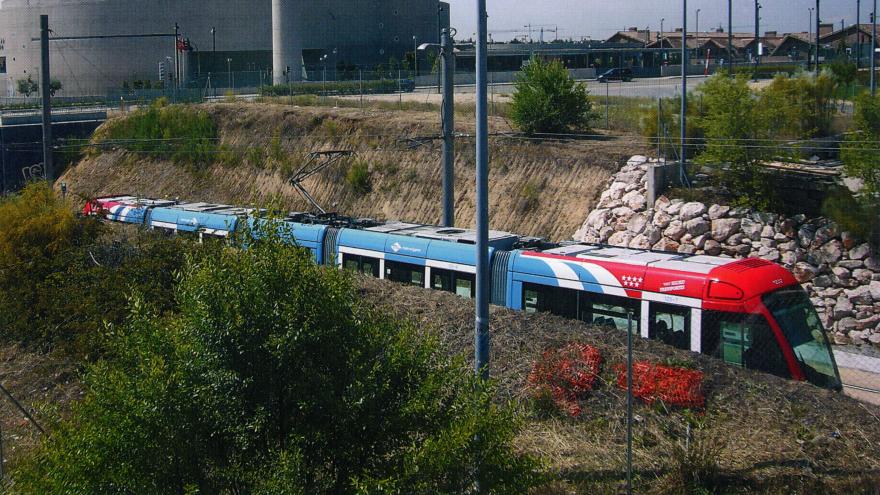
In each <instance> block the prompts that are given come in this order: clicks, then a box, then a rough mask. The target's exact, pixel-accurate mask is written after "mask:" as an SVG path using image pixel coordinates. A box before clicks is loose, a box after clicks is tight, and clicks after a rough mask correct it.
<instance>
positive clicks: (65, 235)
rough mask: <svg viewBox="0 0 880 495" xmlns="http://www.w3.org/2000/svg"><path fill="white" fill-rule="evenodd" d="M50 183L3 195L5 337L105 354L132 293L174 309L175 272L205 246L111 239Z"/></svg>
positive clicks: (0, 325)
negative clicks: (107, 330) (108, 332)
mask: <svg viewBox="0 0 880 495" xmlns="http://www.w3.org/2000/svg"><path fill="white" fill-rule="evenodd" d="M73 211H74V209H73V205H71V204H70V203H69V202H67V201H62V200H61V199H59V198H58V197H57V196H55V194H54V193H53V192H52V190H51V189H49V187H48V185H46V183H44V182H41V183H35V184H31V185H28V186H27V187H26V188H25V189H24V190H23V191H22V192H21V193H20V194H18V195H12V196H9V197H7V198H5V199H3V200H2V201H0V329H2V334H0V339H2V341H3V342H16V343H23V344H25V345H27V346H33V347H37V348H40V349H61V350H63V351H65V352H68V353H72V354H75V355H77V356H80V357H85V356H89V357H97V356H100V355H101V353H102V338H101V333H102V331H103V329H104V326H105V324H107V323H117V324H118V323H122V322H123V321H124V320H125V317H126V316H127V315H128V302H129V298H130V297H131V295H132V294H140V295H141V296H142V297H143V298H145V299H146V300H148V301H150V304H151V305H152V306H153V307H154V308H156V309H157V310H158V311H169V310H172V309H173V308H174V286H175V285H176V274H177V272H178V271H179V270H180V268H181V267H182V266H183V263H184V260H185V258H186V257H187V256H195V255H197V254H198V253H200V252H202V251H205V250H206V248H204V247H202V246H199V245H197V244H193V243H191V242H187V241H184V240H182V239H166V238H164V237H163V236H161V235H158V234H152V233H149V234H147V233H144V234H139V235H137V236H136V237H135V238H134V239H133V240H132V242H131V243H130V244H129V243H119V242H112V241H108V240H105V239H104V237H105V236H104V235H103V234H104V229H102V228H101V226H100V224H98V223H97V222H96V221H95V220H94V218H81V217H77V216H75V215H74V214H73Z"/></svg>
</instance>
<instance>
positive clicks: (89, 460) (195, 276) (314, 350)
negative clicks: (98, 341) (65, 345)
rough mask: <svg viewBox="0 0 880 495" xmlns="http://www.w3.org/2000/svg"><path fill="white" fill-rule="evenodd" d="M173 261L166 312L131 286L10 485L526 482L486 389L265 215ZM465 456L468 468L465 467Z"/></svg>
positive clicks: (48, 489) (226, 487)
mask: <svg viewBox="0 0 880 495" xmlns="http://www.w3.org/2000/svg"><path fill="white" fill-rule="evenodd" d="M259 239H260V241H259V242H253V239H250V240H246V242H247V243H248V249H243V250H239V249H224V250H217V251H216V252H214V253H213V254H212V255H211V256H208V257H206V258H204V259H202V260H200V261H195V262H193V263H191V264H190V265H189V267H188V268H187V269H186V270H185V272H184V275H183V281H182V283H181V287H180V289H179V292H178V303H179V308H180V313H179V314H178V315H173V316H168V317H165V318H163V317H160V316H157V315H156V314H155V313H153V312H151V311H150V310H149V309H148V308H147V307H145V305H144V304H142V303H140V302H138V301H137V300H135V304H134V305H133V311H132V313H131V315H130V317H129V320H128V322H127V323H126V324H125V325H123V326H116V327H113V328H112V329H111V332H109V335H108V337H109V346H110V352H109V354H108V359H106V360H103V361H101V362H98V363H96V364H94V365H92V366H90V367H89V369H88V371H87V373H86V375H85V383H86V385H87V387H88V393H87V395H86V397H85V398H84V399H83V400H82V401H81V402H80V403H78V404H76V405H75V406H74V408H73V411H72V413H71V417H70V419H69V420H66V421H63V422H60V423H59V424H58V425H57V426H56V427H55V429H54V433H53V435H52V436H51V437H49V438H47V439H46V440H45V441H44V443H43V444H42V445H41V446H40V447H39V449H38V450H37V451H36V452H35V453H34V454H33V455H32V456H31V457H30V459H29V460H28V461H26V462H25V463H23V465H22V466H21V467H20V468H19V469H18V470H17V471H16V473H15V474H14V476H15V489H16V491H19V492H23V493H57V492H70V493H73V492H76V493H107V492H114V493H119V492H125V493H178V492H190V493H194V492H198V493H250V492H252V491H257V492H262V493H272V492H274V491H275V489H277V488H278V487H287V489H290V490H291V491H292V492H294V493H296V492H297V491H299V492H305V493H328V492H330V493H355V492H360V493H377V492H382V493H391V492H394V493H435V492H443V493H462V492H467V491H470V490H471V489H472V487H473V485H474V484H475V483H476V482H477V481H479V482H480V484H481V486H482V487H483V488H484V489H485V490H486V491H487V492H492V493H522V492H523V491H527V490H528V488H529V487H531V486H533V485H534V484H536V483H537V482H538V480H539V479H540V476H539V474H538V471H537V464H536V462H535V461H534V460H533V459H531V458H530V457H528V456H525V455H521V454H518V453H517V452H516V451H515V449H514V447H513V439H514V437H515V435H516V434H517V432H518V430H519V427H520V424H519V422H518V421H517V420H516V419H515V416H514V414H513V410H512V409H511V408H510V407H508V406H506V405H499V404H495V403H493V397H494V393H493V387H492V386H491V385H490V384H483V383H478V382H475V381H474V380H475V379H474V378H473V374H472V372H470V371H469V370H468V369H467V367H466V366H464V364H463V363H460V362H450V361H449V360H447V359H446V358H443V357H442V354H441V350H440V348H439V344H437V342H435V341H434V340H433V339H430V338H427V337H424V336H422V335H423V334H422V333H421V332H420V331H419V330H418V329H417V328H415V327H414V326H412V325H410V324H406V323H402V322H398V321H394V320H392V319H390V317H388V316H386V315H384V314H380V313H379V312H377V311H375V310H371V309H368V308H367V307H364V306H362V305H361V304H360V303H359V302H358V296H357V294H356V292H355V290H354V289H353V287H352V284H351V281H350V279H349V278H348V277H349V276H348V275H347V274H346V273H345V272H341V271H338V270H325V269H323V268H322V267H320V266H317V265H316V264H315V263H314V262H313V261H312V259H311V257H310V255H309V254H308V253H307V252H304V250H301V249H299V248H297V247H295V246H290V245H287V244H284V243H283V242H281V241H280V240H279V234H278V233H277V232H276V231H275V230H274V228H269V229H267V230H266V231H265V232H260V235H259ZM478 462H479V463H480V464H479V465H480V469H479V470H478V471H477V470H476V469H474V467H475V466H476V465H477V463H478Z"/></svg>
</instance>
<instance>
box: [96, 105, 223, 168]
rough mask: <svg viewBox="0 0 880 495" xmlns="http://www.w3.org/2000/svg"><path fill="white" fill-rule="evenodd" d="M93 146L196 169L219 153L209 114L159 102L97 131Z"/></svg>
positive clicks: (188, 107) (191, 108)
mask: <svg viewBox="0 0 880 495" xmlns="http://www.w3.org/2000/svg"><path fill="white" fill-rule="evenodd" d="M165 101H167V100H165ZM92 143H93V144H94V145H97V146H98V147H99V149H100V147H101V146H112V147H118V148H122V149H124V150H128V151H131V152H134V153H141V154H144V155H146V156H148V157H150V158H155V159H163V158H164V159H168V160H171V161H173V162H175V163H177V164H180V165H186V166H189V167H193V168H203V167H205V166H207V165H210V164H212V163H214V161H215V160H216V158H217V153H218V144H217V143H218V135H217V126H216V124H215V123H214V121H213V120H212V119H211V116H210V115H208V113H207V112H205V111H203V110H199V109H198V108H197V107H193V106H186V105H166V104H164V103H163V102H160V101H158V100H157V101H156V102H154V103H153V104H152V105H150V107H148V108H146V109H142V110H138V111H136V112H134V113H132V114H130V115H127V116H125V117H122V118H119V119H113V120H110V121H109V122H107V123H106V124H104V125H103V126H102V127H101V128H99V129H98V131H97V132H96V133H95V135H94V137H93V139H92Z"/></svg>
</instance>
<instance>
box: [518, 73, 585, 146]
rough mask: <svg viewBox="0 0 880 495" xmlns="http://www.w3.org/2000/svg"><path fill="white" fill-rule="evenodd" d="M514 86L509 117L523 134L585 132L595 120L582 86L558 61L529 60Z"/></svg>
mask: <svg viewBox="0 0 880 495" xmlns="http://www.w3.org/2000/svg"><path fill="white" fill-rule="evenodd" d="M515 87H516V91H515V92H514V94H513V99H512V102H511V108H510V117H511V118H512V119H513V121H514V123H515V124H516V125H517V127H519V128H520V130H522V131H523V132H525V133H528V134H534V133H565V132H571V131H573V130H586V129H589V127H590V123H591V122H592V121H593V119H594V118H595V116H594V114H593V109H592V104H591V102H590V99H589V94H588V92H587V88H586V86H584V85H583V84H582V83H578V82H576V81H575V80H574V79H573V78H572V77H571V74H569V72H568V70H566V68H565V67H564V66H563V65H562V62H560V61H558V60H552V61H549V62H548V61H544V60H543V59H541V58H538V57H532V59H531V60H530V61H529V63H528V65H526V66H525V67H523V69H522V72H521V73H520V75H519V76H518V77H517V80H516V84H515Z"/></svg>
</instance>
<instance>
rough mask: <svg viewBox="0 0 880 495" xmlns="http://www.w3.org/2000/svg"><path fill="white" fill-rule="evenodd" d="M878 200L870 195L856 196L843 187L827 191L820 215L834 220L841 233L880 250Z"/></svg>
mask: <svg viewBox="0 0 880 495" xmlns="http://www.w3.org/2000/svg"><path fill="white" fill-rule="evenodd" d="M877 212H880V200H878V199H877V198H874V197H872V196H870V195H861V196H857V195H854V194H853V193H851V192H850V191H849V190H848V189H846V188H844V187H836V188H833V189H832V190H831V191H829V193H828V195H827V196H826V197H825V201H824V202H823V203H822V214H823V215H825V216H826V217H828V218H831V219H832V220H834V221H835V222H836V223H837V225H838V226H840V229H841V230H843V231H848V232H852V233H853V234H855V235H856V236H857V237H858V238H860V239H865V240H867V241H868V242H870V243H871V244H872V245H873V246H874V248H875V249H880V215H878V214H877Z"/></svg>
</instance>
